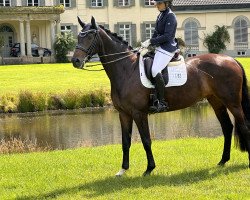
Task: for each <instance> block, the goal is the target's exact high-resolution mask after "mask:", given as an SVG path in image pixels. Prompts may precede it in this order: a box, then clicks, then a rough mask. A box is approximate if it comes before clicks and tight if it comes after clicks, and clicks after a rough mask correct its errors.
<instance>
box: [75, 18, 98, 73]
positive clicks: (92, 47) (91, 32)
mask: <svg viewBox="0 0 250 200" xmlns="http://www.w3.org/2000/svg"><path fill="white" fill-rule="evenodd" d="M78 22H79V24H80V25H81V27H82V30H81V32H80V33H79V34H78V44H77V45H76V48H75V52H74V55H73V57H72V59H71V62H72V63H73V66H74V67H75V68H78V69H82V68H83V67H84V64H85V63H86V62H87V61H89V60H90V58H91V57H92V56H93V55H94V54H96V53H97V50H98V44H97V42H98V39H99V33H98V26H97V24H96V22H95V18H94V17H92V19H91V23H90V24H85V23H84V22H82V20H81V19H80V18H79V17H78Z"/></svg>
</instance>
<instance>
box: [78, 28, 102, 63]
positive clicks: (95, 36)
mask: <svg viewBox="0 0 250 200" xmlns="http://www.w3.org/2000/svg"><path fill="white" fill-rule="evenodd" d="M89 33H94V39H93V41H92V43H91V45H90V46H89V48H87V49H86V48H85V47H83V46H81V45H79V44H77V45H76V49H79V50H81V51H83V52H84V53H86V54H87V57H86V59H85V60H84V61H85V62H88V61H89V60H90V59H91V58H92V56H93V55H94V54H93V51H94V49H95V48H96V45H97V41H98V34H97V33H98V30H96V29H91V30H88V31H84V32H83V31H81V32H80V33H79V34H78V36H79V37H81V38H84V37H86V36H87V35H88V34H89Z"/></svg>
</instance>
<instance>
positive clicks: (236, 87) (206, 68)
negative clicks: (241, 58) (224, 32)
mask: <svg viewBox="0 0 250 200" xmlns="http://www.w3.org/2000/svg"><path fill="white" fill-rule="evenodd" d="M189 63H191V65H190V66H188V68H190V69H192V68H195V69H196V72H197V74H198V75H196V76H197V77H199V78H198V79H199V81H200V82H199V84H200V87H201V90H202V92H203V96H209V95H214V96H218V97H221V98H222V96H223V98H224V96H226V95H225V93H235V94H236V93H237V94H238V93H239V92H240V91H241V87H242V81H243V73H242V68H241V66H240V65H239V64H238V63H237V61H236V60H235V59H234V58H232V57H230V56H227V55H222V54H203V55H199V56H196V57H193V58H191V59H189V60H187V65H189ZM192 70H193V69H192ZM192 70H191V71H192ZM188 71H189V70H188ZM236 96H237V97H238V95H235V97H236Z"/></svg>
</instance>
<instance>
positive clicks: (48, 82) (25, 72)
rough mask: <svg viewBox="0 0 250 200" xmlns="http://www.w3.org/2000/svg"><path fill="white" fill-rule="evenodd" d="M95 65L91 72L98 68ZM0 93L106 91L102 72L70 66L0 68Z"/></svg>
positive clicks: (39, 65)
mask: <svg viewBox="0 0 250 200" xmlns="http://www.w3.org/2000/svg"><path fill="white" fill-rule="evenodd" d="M101 68H102V67H101V66H97V67H95V68H94V69H101ZM0 74H1V75H0V83H1V84H0V94H1V95H2V94H18V93H19V92H20V91H23V90H25V91H26V90H28V91H31V92H42V93H64V92H65V91H67V90H69V89H70V90H81V91H83V92H90V91H93V90H96V89H103V90H109V89H110V84H109V80H108V77H107V75H106V73H105V72H104V71H98V72H88V71H85V70H77V69H75V68H74V67H73V65H72V64H71V63H66V64H32V65H12V66H0Z"/></svg>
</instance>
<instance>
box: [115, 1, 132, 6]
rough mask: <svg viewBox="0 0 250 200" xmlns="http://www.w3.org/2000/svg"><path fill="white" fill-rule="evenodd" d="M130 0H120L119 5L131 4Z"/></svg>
mask: <svg viewBox="0 0 250 200" xmlns="http://www.w3.org/2000/svg"><path fill="white" fill-rule="evenodd" d="M129 5H130V0H118V6H129Z"/></svg>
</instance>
